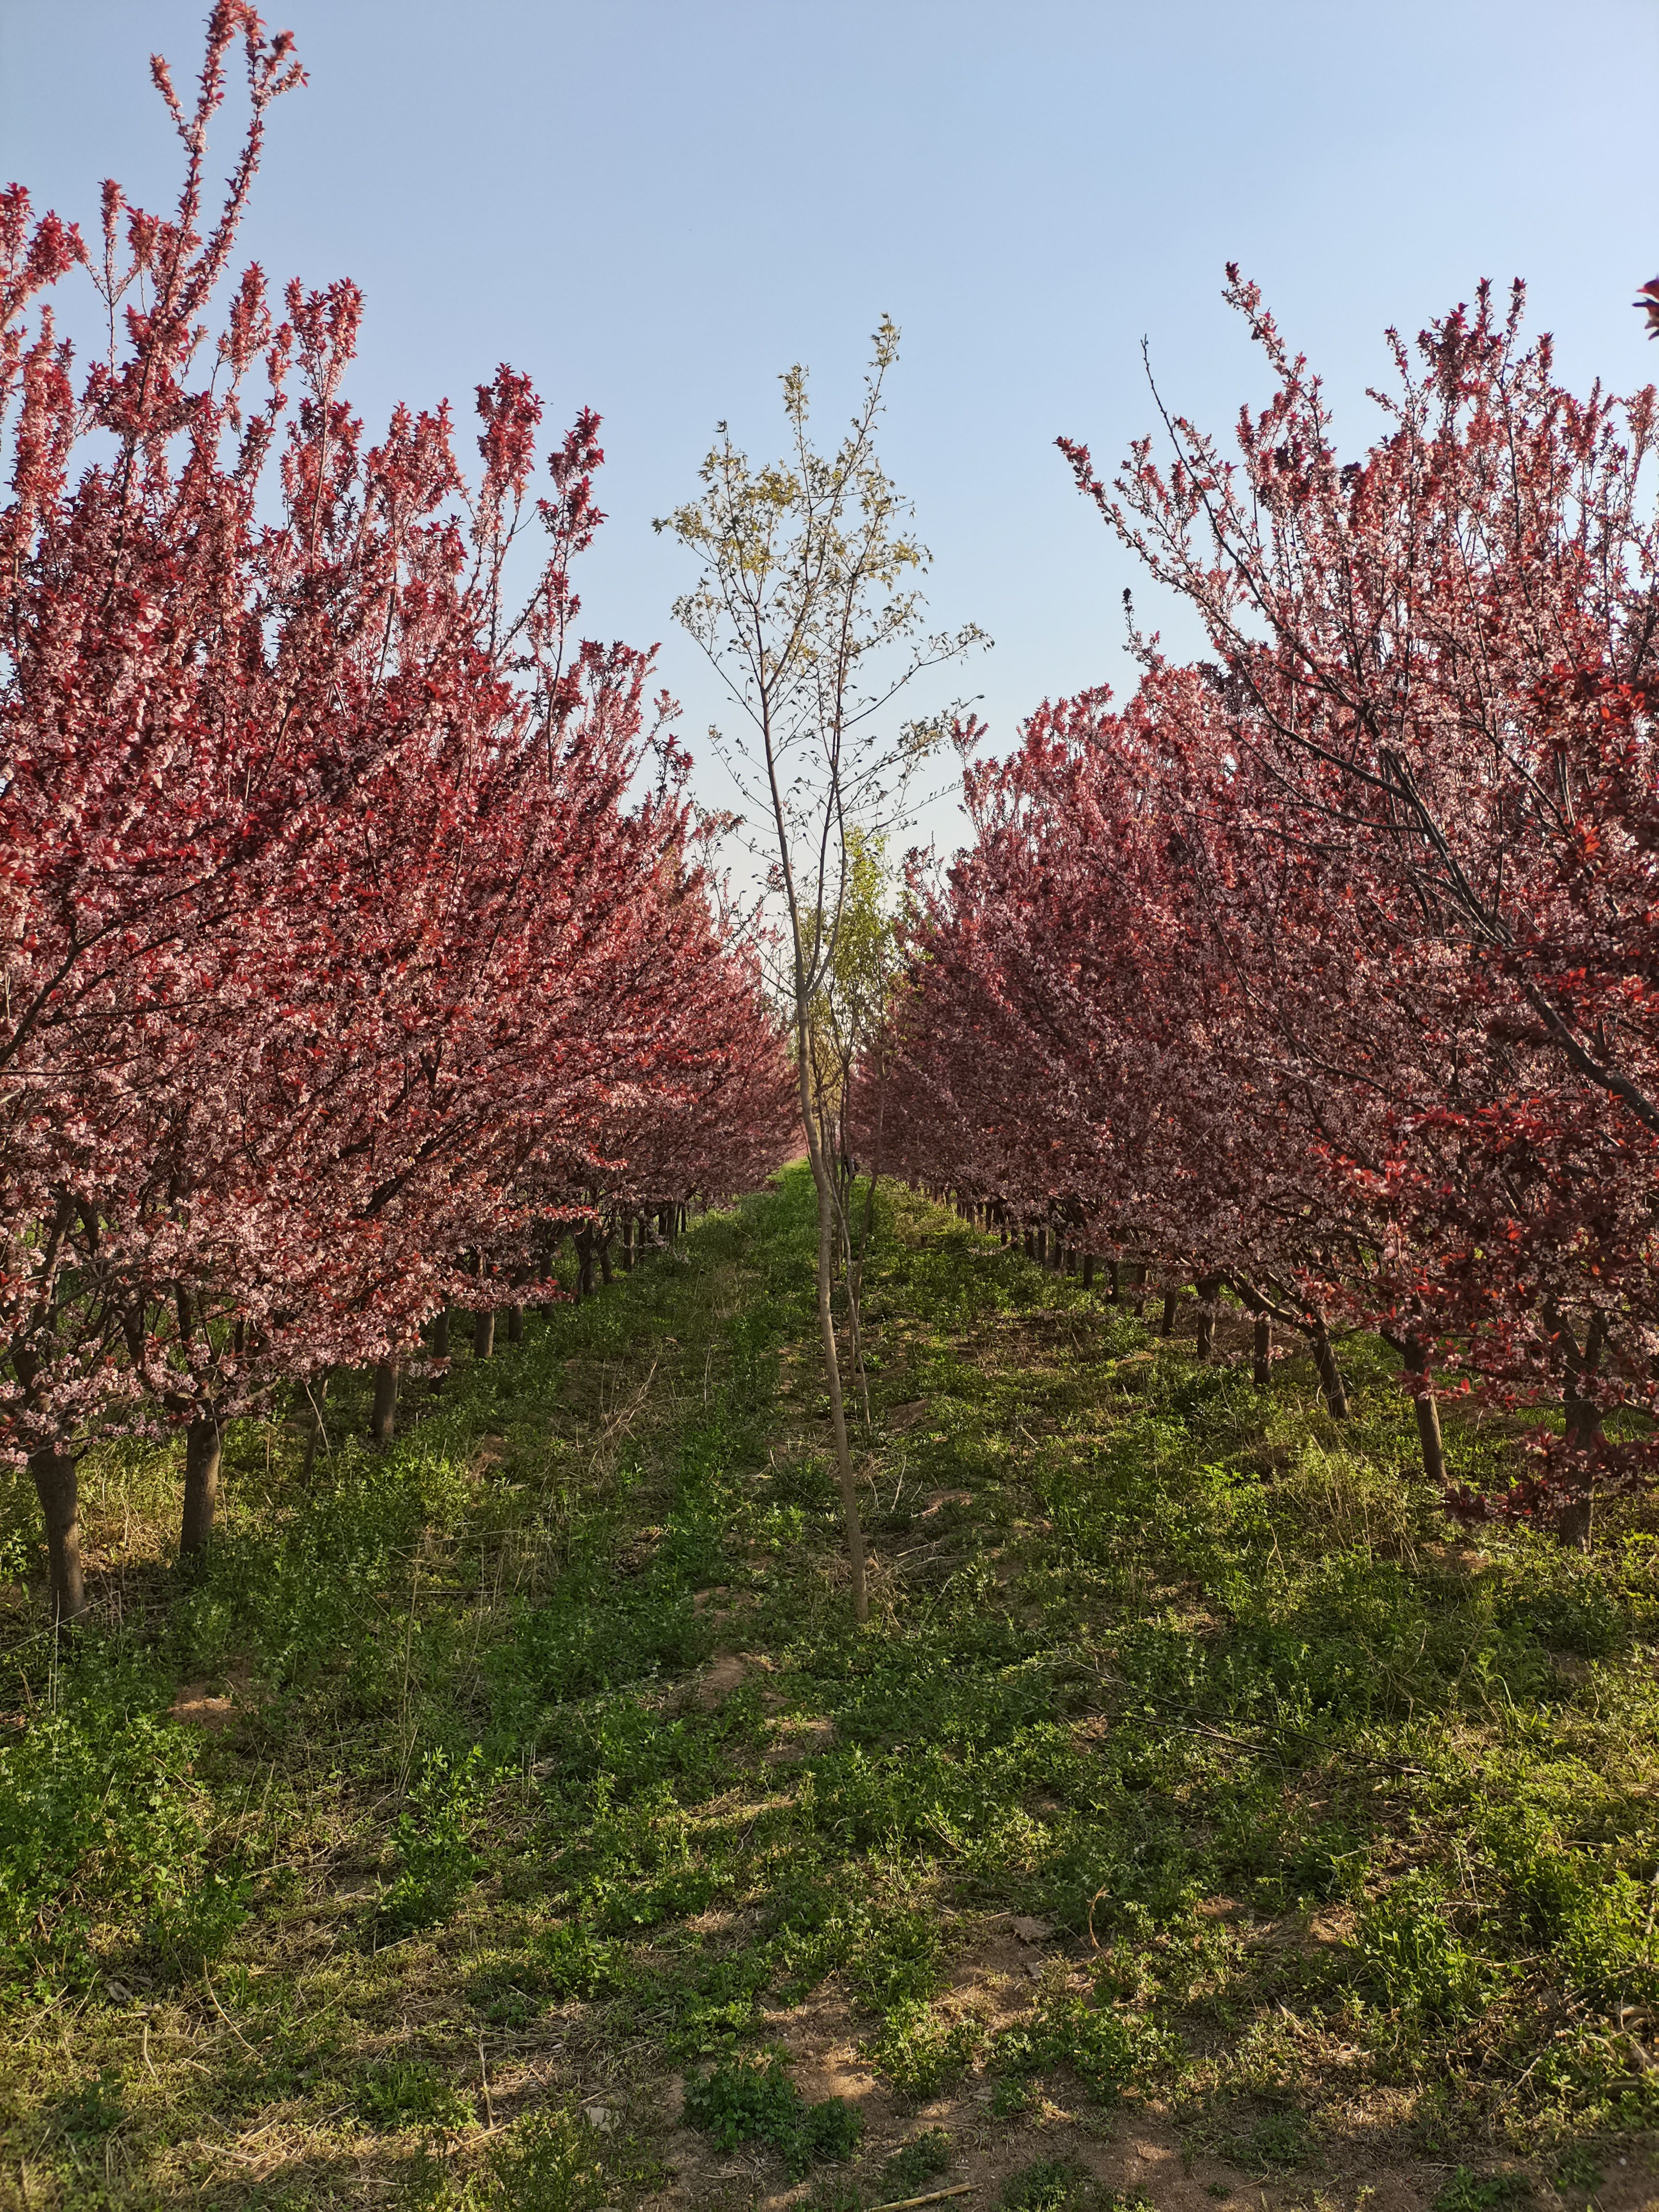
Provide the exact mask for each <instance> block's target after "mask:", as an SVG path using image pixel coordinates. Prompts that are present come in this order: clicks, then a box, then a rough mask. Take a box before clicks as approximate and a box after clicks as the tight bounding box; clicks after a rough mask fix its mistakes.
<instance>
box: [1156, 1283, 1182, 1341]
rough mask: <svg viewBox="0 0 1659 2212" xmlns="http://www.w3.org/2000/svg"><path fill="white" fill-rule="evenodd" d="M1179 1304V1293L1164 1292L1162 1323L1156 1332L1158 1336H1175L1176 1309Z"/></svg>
mask: <svg viewBox="0 0 1659 2212" xmlns="http://www.w3.org/2000/svg"><path fill="white" fill-rule="evenodd" d="M1180 1303H1181V1293H1180V1291H1164V1323H1163V1326H1162V1328H1160V1329H1159V1330H1158V1334H1159V1335H1160V1336H1173V1335H1174V1334H1175V1325H1176V1306H1177V1305H1178V1304H1180Z"/></svg>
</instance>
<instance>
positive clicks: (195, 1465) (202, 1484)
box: [179, 1413, 223, 1559]
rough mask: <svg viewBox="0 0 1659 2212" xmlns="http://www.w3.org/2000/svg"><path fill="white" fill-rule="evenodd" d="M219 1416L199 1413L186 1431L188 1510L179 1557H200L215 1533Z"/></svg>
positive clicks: (181, 1527)
mask: <svg viewBox="0 0 1659 2212" xmlns="http://www.w3.org/2000/svg"><path fill="white" fill-rule="evenodd" d="M222 1441H223V1439H222V1434H221V1431H220V1427H219V1423H218V1419H217V1417H216V1415H215V1414H214V1413H198V1414H197V1416H196V1419H194V1420H193V1421H192V1422H191V1425H190V1426H189V1427H188V1428H187V1429H186V1430H185V1510H184V1517H183V1519H182V1521H181V1522H180V1523H179V1558H180V1559H197V1558H199V1557H200V1555H201V1554H202V1553H204V1552H205V1551H206V1549H207V1547H208V1544H209V1541H210V1539H211V1537H212V1534H213V1517H214V1515H215V1513H216V1510H217V1509H218V1504H219V1454H220V1449H221V1446H222Z"/></svg>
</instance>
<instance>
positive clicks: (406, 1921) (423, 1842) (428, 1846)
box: [378, 1744, 484, 1937]
mask: <svg viewBox="0 0 1659 2212" xmlns="http://www.w3.org/2000/svg"><path fill="white" fill-rule="evenodd" d="M483 1797H484V1789H483V1753H482V1752H481V1751H480V1749H479V1747H478V1746H477V1744H474V1745H473V1747H472V1748H471V1751H470V1752H469V1753H467V1755H466V1757H465V1759H464V1760H463V1761H462V1762H461V1764H460V1765H459V1767H457V1766H455V1765H453V1763H452V1761H451V1759H450V1757H449V1754H448V1753H447V1752H445V1751H442V1750H438V1751H429V1752H428V1753H427V1754H426V1756H425V1758H424V1759H422V1762H421V1771H420V1776H419V1778H418V1779H417V1781H416V1784H415V1787H414V1788H413V1789H412V1790H410V1793H409V1802H408V1804H407V1805H406V1806H405V1808H404V1811H403V1812H402V1813H401V1814H399V1815H398V1826H397V1832H396V1841H397V1847H398V1871H397V1874H396V1875H395V1876H394V1878H393V1880H392V1883H391V1886H390V1887H388V1889H387V1890H386V1894H385V1896H384V1897H383V1898H382V1899H380V1911H379V1915H378V1917H379V1922H380V1928H381V1929H382V1930H383V1931H384V1932H385V1933H386V1935H388V1936H393V1937H395V1936H407V1935H410V1934H411V1933H412V1932H413V1931H414V1930H415V1929H420V1928H429V1927H430V1926H431V1925H432V1924H433V1923H434V1922H435V1921H439V1920H443V1919H447V1917H448V1916H449V1914H450V1913H451V1912H452V1911H453V1909H454V1905H455V1900H456V1899H457V1898H458V1897H459V1895H460V1893H461V1891H462V1890H463V1888H464V1887H465V1886H466V1884H467V1882H468V1881H470V1880H471V1878H472V1876H473V1875H475V1874H476V1873H477V1871H478V1868H479V1865H480V1863H481V1862H480V1860H479V1858H478V1855H477V1852H476V1851H475V1850H473V1848H472V1836H473V1833H474V1831H475V1830H476V1828H477V1825H478V1820H479V1818H480V1816H481V1814H482V1812H483Z"/></svg>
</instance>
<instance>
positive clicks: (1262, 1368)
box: [1250, 1314, 1273, 1390]
mask: <svg viewBox="0 0 1659 2212" xmlns="http://www.w3.org/2000/svg"><path fill="white" fill-rule="evenodd" d="M1250 1380H1251V1381H1252V1382H1253V1383H1255V1387H1256V1389H1258V1390H1265V1389H1267V1385H1268V1384H1269V1383H1271V1382H1272V1381H1273V1323H1272V1322H1270V1321H1269V1320H1268V1318H1267V1315H1266V1314H1258V1315H1257V1316H1256V1317H1255V1343H1254V1344H1253V1346H1251V1353H1250Z"/></svg>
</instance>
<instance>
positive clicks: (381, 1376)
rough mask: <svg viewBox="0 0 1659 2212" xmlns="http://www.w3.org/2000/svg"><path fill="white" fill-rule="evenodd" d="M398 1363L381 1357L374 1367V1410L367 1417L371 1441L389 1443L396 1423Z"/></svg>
mask: <svg viewBox="0 0 1659 2212" xmlns="http://www.w3.org/2000/svg"><path fill="white" fill-rule="evenodd" d="M397 1425H398V1363H397V1361H396V1360H395V1359H382V1360H380V1362H378V1364H376V1366H375V1369H374V1411H373V1413H370V1415H369V1417H368V1438H369V1442H370V1443H376V1444H389V1443H391V1442H392V1432H393V1431H394V1430H395V1429H396V1427H397Z"/></svg>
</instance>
